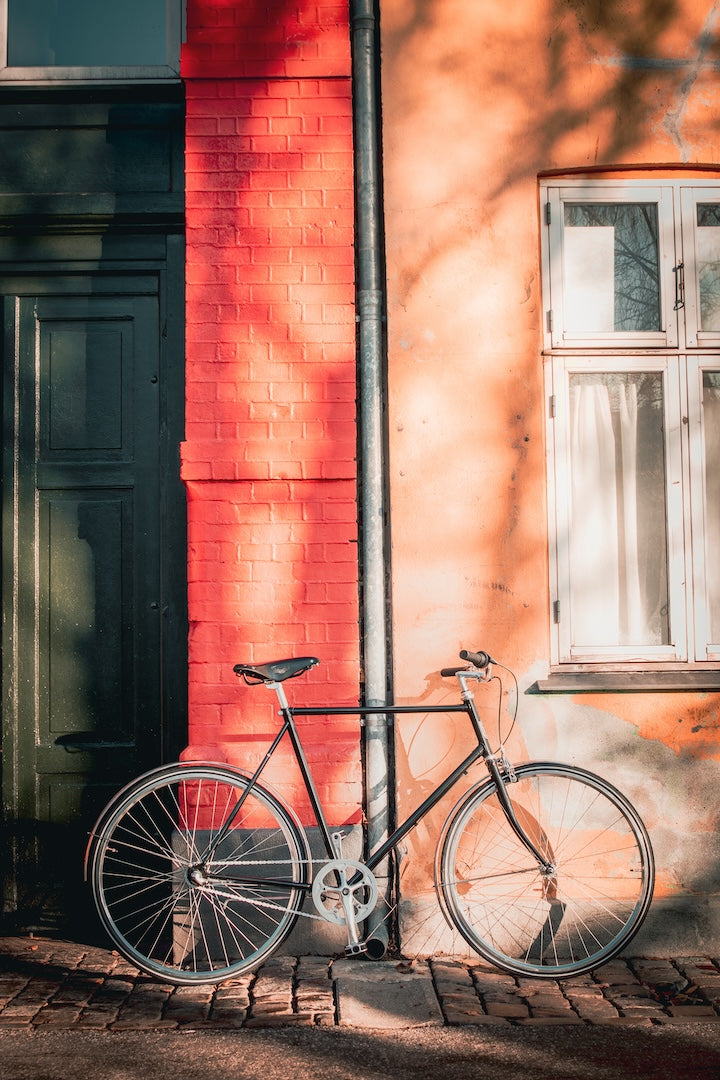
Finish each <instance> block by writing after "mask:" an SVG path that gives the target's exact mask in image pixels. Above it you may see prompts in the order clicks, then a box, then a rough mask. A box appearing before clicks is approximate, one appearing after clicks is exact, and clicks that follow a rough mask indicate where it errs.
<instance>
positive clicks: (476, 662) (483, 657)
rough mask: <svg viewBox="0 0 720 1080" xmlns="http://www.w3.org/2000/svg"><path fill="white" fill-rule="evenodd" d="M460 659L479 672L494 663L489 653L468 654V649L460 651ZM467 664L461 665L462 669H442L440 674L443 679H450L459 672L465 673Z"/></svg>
mask: <svg viewBox="0 0 720 1080" xmlns="http://www.w3.org/2000/svg"><path fill="white" fill-rule="evenodd" d="M460 659H461V660H467V661H469V662H470V663H471V664H472V666H473V667H475V668H477V669H478V670H479V671H484V669H485V668H486V667H489V666H490V664H494V663H495V661H494V660H493V658H492V657H491V656H490V654H489V653H486V652H483V651H482V650H479V651H478V652H470V651H469V650H468V649H462V650H461V651H460ZM467 670H468V666H467V664H463V665H462V667H450V668H442V670H441V671H440V674H441V675H442V677H443V678H444V679H447V678H450V677H451V676H452V675H457V674H458V672H459V671H467Z"/></svg>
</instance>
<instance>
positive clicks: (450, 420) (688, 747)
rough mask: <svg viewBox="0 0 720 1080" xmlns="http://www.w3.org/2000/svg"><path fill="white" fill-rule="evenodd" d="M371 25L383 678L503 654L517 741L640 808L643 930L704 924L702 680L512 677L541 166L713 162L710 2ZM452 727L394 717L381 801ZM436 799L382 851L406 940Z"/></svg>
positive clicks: (705, 734) (711, 879) (419, 773)
mask: <svg viewBox="0 0 720 1080" xmlns="http://www.w3.org/2000/svg"><path fill="white" fill-rule="evenodd" d="M381 30H382V58H383V60H382V64H383V67H382V101H383V154H384V182H385V215H386V216H385V227H386V244H387V270H388V347H389V417H388V423H389V461H390V482H391V512H392V516H391V530H392V572H393V594H392V604H393V634H394V657H395V669H394V677H395V691H396V697H397V699H398V700H403V701H417V700H426V701H428V702H433V703H437V702H439V701H442V700H446V699H447V700H450V699H451V698H452V696H453V690H452V687H450V686H448V685H447V684H446V683H444V682H443V680H441V679H440V677H439V676H438V675H437V671H438V669H439V668H440V667H441V666H442V665H444V664H450V663H452V662H453V661H454V658H455V656H456V655H457V651H458V650H459V649H460V648H462V647H470V648H486V649H488V650H489V651H491V652H492V653H493V654H494V655H495V656H497V657H498V658H500V659H502V660H504V661H505V662H506V663H507V664H508V665H509V666H511V667H512V668H514V669H515V671H516V672H517V673H518V676H519V678H520V682H521V688H522V691H523V692H522V693H521V700H520V722H519V724H518V727H517V728H516V730H515V732H514V734H513V739H512V744H511V749H512V750H513V752H514V753H515V754H516V755H517V757H518V758H520V759H521V758H524V757H526V756H527V757H542V758H546V759H547V758H549V759H560V760H568V761H573V762H576V763H578V764H582V765H584V766H586V767H588V768H591V769H594V770H595V771H597V772H600V773H602V774H604V775H607V776H608V777H609V778H610V779H612V780H613V781H614V782H615V783H616V784H617V786H619V787H620V788H622V789H623V790H625V791H626V792H627V793H628V794H629V796H630V798H631V799H632V801H633V802H634V803H635V804H636V805H637V806H638V808H639V809H640V811H641V813H642V815H643V817H644V818H645V820H646V822H647V824H648V827H649V828H650V831H651V834H652V838H653V842H654V846H655V850H656V856H657V862H658V897H659V899H663V898H664V899H663V902H664V903H665V906H666V907H667V909H668V910H669V911H670V912H671V915H670V917H669V919H668V921H667V922H666V923H663V924H661V923H660V922H657V921H656V923H655V924H654V925H650V926H649V929H648V931H647V935H648V936H647V940H648V942H651V941H652V940H653V939H654V938H657V939H660V940H666V939H665V937H664V935H666V933H667V932H669V933H670V934H671V935H674V941H675V943H676V944H677V945H678V947H680V946H681V945H682V940H681V939H683V937H684V940H685V944H686V946H687V947H691V946H693V945H694V946H698V943H699V942H700V941H701V940H702V941H703V942H707V943H709V940H710V938H711V937H712V935H715V939H716V941H717V942H718V943H720V919H717V920H714V915H713V914H712V912H713V911H714V902H715V899H716V898H717V896H718V891H719V887H720V850H719V844H718V825H719V824H720V821H719V819H720V811H719V810H718V807H717V798H716V792H717V788H718V781H719V780H720V764H719V759H720V737H719V731H720V697H719V696H718V695H715V694H701V693H692V694H691V693H688V694H685V693H664V694H663V693H654V694H648V693H633V694H620V693H613V694H604V695H602V694H595V695H587V694H582V695H579V694H578V695H563V694H556V695H552V696H540V695H536V694H528V693H526V692H525V691H527V690H528V688H530V687H531V686H532V684H533V683H534V682H535V680H536V679H537V678H539V677H543V676H544V675H545V674H547V666H548V654H549V629H548V611H549V606H550V598H549V595H548V584H547V539H546V537H547V521H546V502H545V499H546V493H545V459H544V454H545V448H544V423H545V409H546V402H545V399H544V392H543V368H542V356H541V348H542V301H541V293H540V274H539V263H540V259H539V246H540V237H539V214H538V186H537V184H538V174H539V173H542V172H545V171H548V170H571V169H572V170H576V169H590V168H600V167H606V168H607V169H608V170H614V169H617V168H619V167H622V166H626V167H629V168H637V167H639V166H650V167H653V166H655V167H657V168H658V169H660V170H662V169H667V168H669V167H674V168H679V167H686V168H688V169H690V170H692V168H693V166H695V167H697V169H703V170H705V171H704V172H703V173H702V175H712V173H709V174H708V172H707V170H708V169H709V168H710V169H712V168H714V167H718V166H719V165H720V162H719V155H720V140H718V125H719V124H720V81H719V79H720V38H719V37H718V33H719V31H720V4H716V3H707V2H705V3H702V2H699V0H635V2H632V0H523V2H522V3H519V4H513V5H508V4H506V3H503V2H501V0H483V3H482V4H468V3H467V2H466V0H383V2H382V4H381ZM718 175H719V176H720V169H719V170H718ZM487 715H488V717H489V718H490V722H491V723H493V722H494V721H493V720H492V718H493V717H494V715H495V713H494V706H490V705H489V706H488V713H487ZM467 745H468V744H467V740H466V736H465V732H464V731H463V729H462V728H461V727H458V726H456V725H454V724H452V723H450V722H449V720H447V721H446V720H443V719H441V718H438V717H432V716H430V717H426V718H424V719H420V720H417V719H414V720H413V719H405V718H403V719H402V720H401V721H399V722H398V725H397V729H396V738H395V746H396V755H397V772H398V804H399V811H400V812H401V813H402V811H405V810H408V809H409V808H410V807H411V805H415V804H416V803H417V801H418V800H419V799H420V798H421V797H422V795H423V793H424V792H425V791H426V790H427V789H428V788H429V786H430V784H431V783H432V782H433V781H436V780H437V779H439V778H440V777H441V776H443V775H445V773H446V772H447V771H448V767H449V764H450V762H451V761H452V760H457V758H458V757H459V755H460V753H461V752H462V750H463V749H464V748H465V747H466V746H467ZM446 809H447V808H446ZM442 817H443V814H439V815H437V816H436V821H435V823H430V825H429V826H427V827H426V826H423V827H421V828H420V829H419V830H418V832H417V834H416V835H414V836H413V837H411V838H410V840H409V841H408V843H407V849H408V850H407V857H406V859H405V860H404V862H403V870H402V883H403V903H404V909H403V910H404V912H405V914H406V918H405V927H406V932H407V934H408V936H412V934H414V935H415V937H416V940H417V943H418V947H419V948H421V945H420V942H421V939H422V938H423V937H426V938H430V937H431V936H432V935H431V933H429V932H428V931H427V930H426V929H425V924H424V922H423V910H424V904H425V900H426V899H427V900H428V901H430V900H431V899H432V898H431V897H430V896H429V892H428V890H429V881H430V873H431V861H432V851H433V846H434V836H435V835H436V828H435V827H436V826H437V824H438V823H439V822H440V821H441V820H442ZM673 905H675V907H673ZM678 905H680V906H679V907H678ZM687 905H690V908H692V910H693V912H694V914H693V916H692V919H690V918H687V917H686V915H687V910H689V909H688V908H687ZM656 910H659V909H656ZM679 910H682V912H683V916H682V918H678V917H677V912H678V911H679ZM673 911H675V915H674V916H673V915H672V912H673ZM708 912H709V913H710V914H708ZM436 930H437V928H435V929H434V930H433V933H434V932H436ZM666 944H667V942H666Z"/></svg>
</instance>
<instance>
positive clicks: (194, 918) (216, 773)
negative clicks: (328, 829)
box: [90, 764, 309, 984]
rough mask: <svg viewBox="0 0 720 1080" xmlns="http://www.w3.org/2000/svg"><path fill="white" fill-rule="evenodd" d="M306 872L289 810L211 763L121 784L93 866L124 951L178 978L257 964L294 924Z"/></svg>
mask: <svg viewBox="0 0 720 1080" xmlns="http://www.w3.org/2000/svg"><path fill="white" fill-rule="evenodd" d="M241 800H243V801H242V802H241ZM238 803H240V807H239V809H237V810H236V807H237V806H238ZM233 814H234V816H233ZM308 876H309V854H308V849H307V841H306V838H305V836H304V833H303V832H302V830H301V828H300V826H299V825H297V824H296V823H295V821H294V820H293V818H292V817H291V815H290V812H289V811H288V810H287V809H286V808H285V807H284V806H283V805H282V803H280V802H279V801H278V799H276V798H275V797H274V796H273V795H271V794H270V793H269V792H267V791H265V790H264V789H263V788H261V787H259V786H257V785H256V786H254V787H253V788H252V790H251V791H250V792H249V793H248V781H247V780H246V779H245V777H243V776H242V775H240V774H238V773H235V772H233V771H232V770H230V769H225V768H223V767H222V766H213V765H192V764H188V765H171V766H167V767H166V768H164V769H159V770H157V771H155V772H153V773H149V774H147V775H146V776H144V777H141V778H140V779H139V780H137V781H136V782H135V783H134V784H132V785H130V786H129V787H128V788H126V789H125V790H124V791H122V792H120V794H119V795H118V796H116V798H115V799H114V800H113V801H112V802H111V803H110V804H109V805H108V807H107V808H106V810H105V811H104V814H103V816H102V818H101V820H100V822H99V824H98V826H97V833H96V836H95V841H94V848H93V851H92V855H91V865H90V878H91V882H92V888H93V894H94V897H95V902H96V904H97V908H98V911H99V914H100V918H101V920H102V922H103V924H104V926H105V928H106V930H107V931H108V933H109V935H110V937H111V938H112V940H113V942H114V944H115V946H116V947H117V949H118V950H119V952H121V953H122V955H123V956H124V957H125V958H126V959H127V960H129V961H130V962H131V963H133V964H135V965H137V967H139V968H141V969H142V970H143V971H145V972H147V973H149V974H151V975H153V976H156V977H158V978H161V979H165V980H167V981H169V982H173V983H179V984H196V983H217V982H220V981H222V980H223V979H228V978H231V977H232V976H235V975H240V974H242V973H243V972H246V971H250V970H252V969H253V968H255V967H257V966H258V964H260V963H261V962H262V961H263V960H264V959H265V958H266V957H267V956H268V955H269V954H270V953H271V952H273V951H274V950H275V949H276V948H277V947H278V946H279V945H280V943H281V942H282V941H283V939H284V938H285V937H286V936H287V934H288V933H289V932H290V930H291V929H292V927H293V925H294V923H295V920H296V918H297V915H298V912H299V909H300V907H301V905H302V901H303V898H304V895H305V892H306V889H303V888H302V887H301V886H302V885H307V881H308Z"/></svg>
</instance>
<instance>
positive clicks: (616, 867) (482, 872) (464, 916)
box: [436, 762, 655, 979]
mask: <svg viewBox="0 0 720 1080" xmlns="http://www.w3.org/2000/svg"><path fill="white" fill-rule="evenodd" d="M515 771H516V776H517V783H510V782H506V790H507V793H508V795H509V796H510V799H511V801H512V804H513V807H514V808H515V811H516V814H517V817H518V820H519V822H520V824H521V825H522V827H523V828H524V829H525V830H526V832H527V834H528V836H529V837H530V838H531V839H532V840H533V842H534V844H535V846H536V847H538V848H539V850H540V851H541V852H543V853H544V854H546V857H547V861H548V863H549V864H552V865H553V867H554V871H553V872H552V873H549V872H545V873H543V872H542V871H541V868H540V867H539V866H538V863H537V860H536V858H535V857H534V856H533V855H531V854H530V852H529V851H528V850H527V848H526V847H525V845H524V844H523V843H522V841H521V840H520V839H519V838H518V837H517V835H516V834H515V832H514V831H513V830H512V828H511V826H510V824H509V823H508V820H507V818H506V816H505V814H504V812H503V810H502V808H501V806H500V803H499V800H498V798H497V788H496V786H495V783H494V781H492V780H490V781H486V782H484V783H483V784H481V785H480V786H479V787H476V788H474V789H473V790H472V791H471V792H469V793H468V794H467V795H466V796H464V798H463V799H462V800H460V802H459V803H458V805H457V806H456V807H455V809H454V810H453V811H452V812H451V814H450V816H449V818H448V822H447V824H446V826H445V829H444V830H443V834H442V835H441V838H440V842H439V845H438V862H437V865H436V880H437V885H438V893H439V896H440V899H441V902H442V905H443V907H444V910H445V912H446V915H447V916H448V917H449V919H450V921H451V923H453V924H454V925H455V926H456V927H457V929H458V931H459V932H460V934H461V935H462V936H463V937H464V939H465V940H466V941H467V943H468V944H469V945H470V946H471V947H472V948H473V949H474V950H475V951H476V952H477V953H479V954H480V956H481V957H483V958H484V959H485V960H488V961H489V962H490V963H492V964H494V965H496V966H497V967H499V968H501V969H502V970H504V971H507V972H510V973H511V974H513V975H530V976H536V977H540V978H548V979H556V978H563V977H565V976H570V975H580V974H583V973H587V972H589V971H592V970H594V969H595V968H597V967H599V966H600V965H602V964H604V963H605V962H606V961H608V960H610V959H611V957H613V956H616V955H617V954H618V953H619V952H620V951H621V950H622V949H624V948H625V946H626V945H627V944H628V943H629V942H630V940H631V939H632V937H633V936H634V934H635V933H636V932H637V931H638V930H639V928H640V925H641V923H642V921H643V919H644V918H645V915H646V914H647V911H648V908H649V906H650V901H651V899H652V892H653V884H654V877H655V871H654V861H653V853H652V847H651V844H650V838H649V836H648V833H647V830H646V828H645V826H644V825H643V823H642V821H641V819H640V817H639V815H638V814H637V812H636V810H635V809H634V808H633V806H632V805H631V804H630V802H629V801H628V800H627V799H626V798H625V796H624V795H622V794H621V793H620V792H619V791H617V790H616V789H615V788H614V787H613V786H612V785H611V784H609V783H608V782H607V781H606V780H603V779H602V778H601V777H598V776H595V775H593V774H592V773H589V772H586V771H585V770H583V769H578V768H575V767H573V766H568V765H557V764H553V763H551V762H536V763H530V764H527V765H521V766H519V767H517V769H516V770H515Z"/></svg>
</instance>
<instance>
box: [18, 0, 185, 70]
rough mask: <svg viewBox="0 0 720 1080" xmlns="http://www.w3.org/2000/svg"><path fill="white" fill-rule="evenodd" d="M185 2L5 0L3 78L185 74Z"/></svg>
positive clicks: (166, 0) (179, 0)
mask: <svg viewBox="0 0 720 1080" xmlns="http://www.w3.org/2000/svg"><path fill="white" fill-rule="evenodd" d="M183 8H184V3H183V2H182V0H123V3H121V4H113V3H101V2H99V0H0V81H2V82H14V83H17V82H31V83H38V82H40V83H43V82H53V81H60V80H62V81H81V82H85V81H89V80H103V81H105V80H122V81H126V82H132V81H145V80H148V79H153V80H154V79H166V80H168V79H172V80H176V79H178V78H179V71H180V42H181V38H182V15H183Z"/></svg>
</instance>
